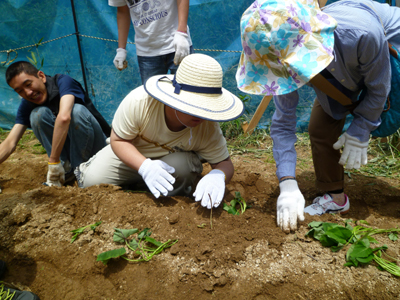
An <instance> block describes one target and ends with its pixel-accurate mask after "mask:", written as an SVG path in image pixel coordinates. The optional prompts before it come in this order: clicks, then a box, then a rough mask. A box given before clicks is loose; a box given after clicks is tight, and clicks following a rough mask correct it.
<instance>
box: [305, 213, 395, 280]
mask: <svg viewBox="0 0 400 300" xmlns="http://www.w3.org/2000/svg"><path fill="white" fill-rule="evenodd" d="M350 223H351V220H346V222H345V226H341V225H339V224H336V223H324V222H316V221H314V222H311V223H309V224H308V226H309V227H310V228H311V230H310V231H308V232H307V233H306V236H310V237H313V238H314V239H316V240H319V241H320V242H321V244H322V245H323V246H325V247H330V248H331V250H332V251H339V250H340V249H342V248H343V247H344V246H346V245H348V244H352V245H351V246H350V248H349V249H348V250H347V253H346V263H345V264H344V265H345V266H347V267H351V266H354V267H358V266H359V265H362V264H369V263H371V261H375V262H376V263H377V264H378V269H380V270H386V271H388V272H389V273H391V274H393V275H395V276H400V267H399V266H397V265H396V264H395V263H392V262H390V261H388V260H385V259H383V258H382V255H386V256H388V255H387V254H386V253H385V250H387V249H388V246H387V245H383V246H381V247H376V248H371V244H377V243H378V242H377V240H376V239H374V238H373V237H372V235H375V234H384V233H388V234H389V238H390V239H391V240H392V241H395V240H396V239H397V235H398V232H399V231H400V229H398V228H391V229H374V228H370V227H365V226H362V225H369V224H368V223H367V222H366V221H364V220H361V221H358V223H359V224H362V225H357V222H356V226H355V227H354V228H353V227H352V226H351V225H350ZM388 257H389V256H388ZM390 258H391V259H392V260H396V259H394V258H392V257H390Z"/></svg>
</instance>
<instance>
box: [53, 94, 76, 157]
mask: <svg viewBox="0 0 400 300" xmlns="http://www.w3.org/2000/svg"><path fill="white" fill-rule="evenodd" d="M74 103H75V96H73V95H69V94H67V95H64V96H62V97H61V99H60V111H59V113H58V115H57V118H56V121H55V123H54V132H53V142H52V145H51V154H50V157H49V163H57V162H59V161H60V155H61V151H62V149H63V147H64V144H65V140H66V138H67V135H68V129H69V124H70V122H71V113H72V108H73V107H74Z"/></svg>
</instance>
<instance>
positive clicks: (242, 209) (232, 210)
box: [224, 192, 247, 216]
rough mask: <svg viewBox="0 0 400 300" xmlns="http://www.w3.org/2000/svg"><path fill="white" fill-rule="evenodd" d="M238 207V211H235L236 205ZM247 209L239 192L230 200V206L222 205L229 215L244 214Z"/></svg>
mask: <svg viewBox="0 0 400 300" xmlns="http://www.w3.org/2000/svg"><path fill="white" fill-rule="evenodd" d="M237 204H239V205H240V211H239V210H237V209H236V205H237ZM246 209H247V203H246V201H245V200H244V199H243V197H242V196H241V195H240V192H235V199H233V200H231V202H230V205H228V204H226V203H224V210H226V211H227V212H228V213H229V214H231V215H235V216H237V215H240V213H242V214H243V213H244V212H245V211H246Z"/></svg>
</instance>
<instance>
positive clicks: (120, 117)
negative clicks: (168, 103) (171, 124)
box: [112, 86, 229, 164]
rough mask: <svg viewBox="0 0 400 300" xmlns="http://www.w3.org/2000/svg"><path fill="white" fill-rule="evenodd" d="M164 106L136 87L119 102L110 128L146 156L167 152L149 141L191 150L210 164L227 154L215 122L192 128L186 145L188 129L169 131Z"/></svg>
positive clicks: (156, 155) (160, 155)
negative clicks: (130, 141)
mask: <svg viewBox="0 0 400 300" xmlns="http://www.w3.org/2000/svg"><path fill="white" fill-rule="evenodd" d="M164 107H165V105H164V104H163V103H161V102H159V101H157V100H156V99H154V98H153V97H151V96H150V95H149V94H147V92H146V91H145V89H144V87H143V86H140V87H138V88H136V89H134V90H133V91H132V92H130V93H129V94H128V95H127V96H126V97H125V99H124V100H123V101H122V102H121V104H120V105H119V107H118V109H117V111H116V113H115V115H114V120H113V123H112V128H113V130H114V132H115V133H116V134H117V135H118V136H119V137H120V138H122V139H125V140H133V141H132V144H133V145H134V146H135V147H136V148H137V149H138V150H139V152H140V153H142V154H143V155H144V156H145V157H149V158H158V157H162V156H165V155H167V154H169V153H170V152H169V151H168V150H166V149H163V148H162V147H160V146H156V145H155V144H154V143H152V142H156V143H159V144H160V145H164V144H165V145H166V146H168V147H170V148H172V149H176V148H177V149H180V150H183V151H194V152H196V153H198V154H199V155H200V156H201V157H202V158H204V159H205V160H207V161H208V162H209V163H211V164H215V163H219V162H221V161H223V160H224V159H226V158H228V157H229V152H228V149H227V147H226V140H225V138H224V136H223V135H222V131H221V128H220V127H219V124H218V123H217V122H211V121H205V122H203V123H201V124H200V125H198V126H196V127H194V128H192V139H191V140H190V144H189V139H190V129H189V128H185V129H183V130H181V131H178V132H174V131H171V130H169V129H168V127H167V125H166V123H165V113H164ZM141 136H144V139H143V138H142V137H141ZM145 139H146V140H147V141H146V140H145ZM149 141H151V142H149Z"/></svg>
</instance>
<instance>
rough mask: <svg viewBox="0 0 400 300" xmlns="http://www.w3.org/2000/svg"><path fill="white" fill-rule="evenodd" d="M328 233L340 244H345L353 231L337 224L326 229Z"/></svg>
mask: <svg viewBox="0 0 400 300" xmlns="http://www.w3.org/2000/svg"><path fill="white" fill-rule="evenodd" d="M326 235H327V236H329V237H330V238H331V239H334V240H335V241H337V242H338V243H339V244H343V245H344V244H346V243H347V241H348V240H349V239H350V238H351V236H352V232H351V230H349V229H347V228H344V227H341V226H337V227H332V228H331V229H329V230H328V231H326Z"/></svg>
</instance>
